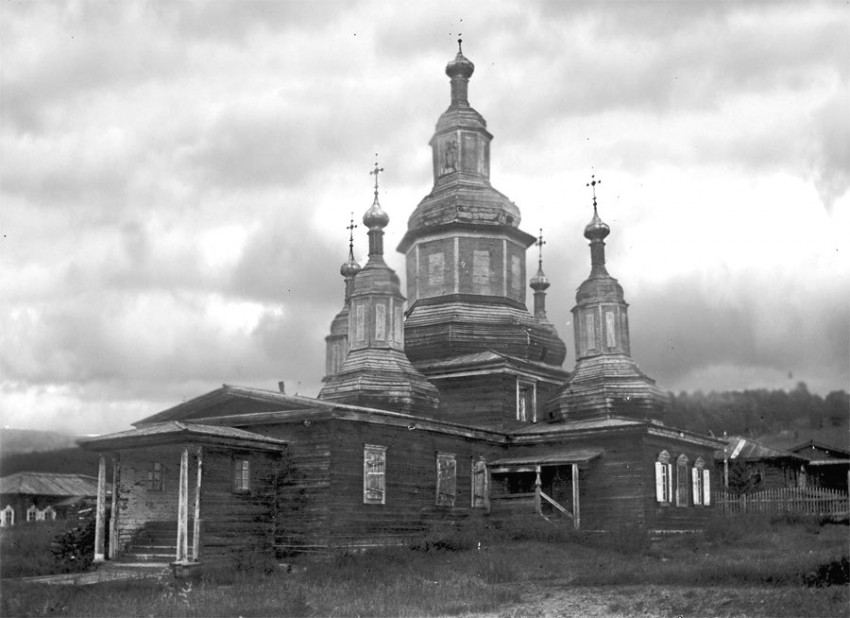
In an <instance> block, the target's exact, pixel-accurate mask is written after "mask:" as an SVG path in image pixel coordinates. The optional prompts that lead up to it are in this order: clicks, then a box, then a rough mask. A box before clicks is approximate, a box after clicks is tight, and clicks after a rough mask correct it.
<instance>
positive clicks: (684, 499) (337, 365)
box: [80, 52, 723, 565]
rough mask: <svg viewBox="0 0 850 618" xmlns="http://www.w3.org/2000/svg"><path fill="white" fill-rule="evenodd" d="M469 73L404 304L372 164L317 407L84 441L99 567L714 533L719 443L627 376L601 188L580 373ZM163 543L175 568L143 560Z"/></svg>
mask: <svg viewBox="0 0 850 618" xmlns="http://www.w3.org/2000/svg"><path fill="white" fill-rule="evenodd" d="M473 68H474V67H473V65H472V63H471V62H470V61H469V60H467V59H466V58H465V57H464V56H463V55H462V53H460V52H458V54H457V56H456V58H455V59H454V60H453V61H452V62H450V63H449V65H448V66H447V67H446V72H447V74H448V75H449V77H450V78H451V103H450V106H449V108H448V109H447V110H446V111H445V112H444V113H443V115H442V116H441V117H440V119H439V121H438V123H437V128H436V132H435V135H434V136H433V138H432V139H431V142H430V144H431V146H432V148H433V159H432V160H433V173H434V187H433V189H432V190H431V192H430V193H429V194H428V195H427V196H426V197H425V198H424V199H423V200H422V202H421V203H420V204H419V206H417V208H416V209H415V210H414V212H413V214H412V215H411V217H410V219H409V221H408V228H407V232H406V234H405V236H404V238H403V239H402V241H401V244H400V245H399V251H400V252H401V253H403V254H404V255H405V257H406V271H407V294H406V298H405V295H403V294H402V293H401V290H400V283H399V278H398V276H397V275H396V273H395V272H394V271H393V270H392V269H390V268H389V267H388V266H387V264H386V263H385V262H384V258H383V253H384V250H383V237H384V228H385V227H386V226H387V224H388V223H389V216H388V215H387V214H386V213H385V212H384V211H383V209H382V207H381V205H380V203H379V200H378V173H379V172H380V171H381V169H380V168H379V167H378V166H377V164H376V166H375V169H374V171H373V174H374V175H375V191H374V201H373V203H372V205H371V207H370V208H369V209H368V210H367V211H366V214H365V215H364V217H363V223H364V225H365V227H366V228H368V237H369V259H368V261H367V263H366V264H365V265H364V266H363V267H362V268H361V267H360V265H359V264H357V262H356V261H355V260H354V255H353V249H352V247H351V245H350V247H349V257H348V260H347V261H346V262H345V263H344V264H343V266H342V268H341V270H340V272H341V274H342V276H343V277H344V279H345V300H344V304H343V308H342V310H341V311H340V313H339V314H338V315H337V316H336V317H335V318H334V320H333V322H332V324H331V332H330V334H329V335H328V337H327V338H326V354H327V362H326V372H327V374H326V376H325V378H324V386H323V388H322V390H321V392H320V393H319V396H318V398H309V397H300V396H297V395H295V396H293V395H287V394H285V393H284V392H283V388H282V385H281V388H280V392H277V391H268V390H261V389H256V388H245V387H238V386H228V385H225V386H223V387H222V388H219V389H217V390H214V391H212V392H210V393H207V394H205V395H202V396H200V397H197V398H195V399H191V400H189V401H186V402H184V403H181V404H178V405H176V406H174V407H172V408H169V409H167V410H165V411H162V412H160V413H158V414H154V415H153V416H150V417H148V418H145V419H142V420H141V421H138V422H137V423H135V427H136V428H135V429H131V430H129V431H125V432H120V433H116V434H111V435H106V436H100V437H96V438H87V439H84V440H81V441H80V442H81V444H82V446H83V447H85V448H88V449H91V450H94V451H98V452H100V453H101V455H102V456H101V458H100V468H99V478H100V481H101V486H102V487H105V486H106V480H107V477H108V475H109V474H108V471H107V467H108V464H111V478H112V480H113V483H114V487H115V491H114V493H113V495H112V500H111V503H112V514H113V516H112V518H111V520H110V524H109V529H108V530H107V529H106V517H105V515H104V514H105V511H106V503H107V499H106V495H105V492H101V493H100V495H99V496H98V503H99V504H98V526H97V535H98V536H97V541H96V552H95V553H96V559H97V560H102V559H104V558H105V556H104V546H105V543H104V540H105V537H106V535H109V537H110V541H111V542H110V543H109V547H110V556H109V557H111V558H117V559H124V560H134V559H135V558H136V557H138V556H141V555H144V556H147V557H148V558H149V557H150V556H152V555H155V556H158V557H159V558H160V559H161V560H163V561H174V562H175V563H176V564H179V565H193V564H198V563H201V564H203V563H215V562H220V561H225V560H232V559H235V558H236V557H238V556H239V555H240V554H242V553H244V552H251V553H256V552H267V553H268V554H269V555H273V554H278V555H279V554H280V553H282V552H286V551H321V550H327V549H332V548H338V547H368V546H374V545H385V544H393V543H400V542H405V541H406V540H409V539H411V538H412V537H415V536H416V535H419V534H422V533H424V532H427V531H428V530H429V529H431V528H433V527H435V526H444V525H452V524H455V523H457V522H461V521H464V520H473V521H479V522H482V523H485V522H486V523H490V524H493V525H499V524H502V523H504V522H505V521H506V520H513V521H515V522H519V524H520V525H523V523H525V522H529V523H530V522H532V521H540V520H544V519H545V520H548V521H549V522H551V524H552V525H564V526H570V527H574V528H582V529H588V530H600V531H606V530H623V529H634V530H669V531H678V530H693V529H698V528H701V527H702V526H704V525H705V523H706V522H707V521H708V520H709V518H710V517H712V515H713V501H712V492H713V489H714V488H715V487H716V486H717V478H716V475H713V474H712V472H711V471H712V469H713V468H714V451H715V450H717V449H720V448H722V446H723V443H722V442H720V441H719V440H715V439H713V438H710V437H708V436H703V435H699V434H696V433H693V432H689V431H684V430H679V429H673V428H670V427H665V426H664V425H663V424H661V423H660V422H658V421H655V420H653V419H654V418H657V417H658V416H659V415H660V413H661V410H662V409H663V407H664V405H665V404H666V398H665V396H664V395H663V394H662V392H661V391H660V390H659V389H658V388H657V387H656V385H655V382H654V381H653V380H652V379H650V378H649V377H648V376H646V375H645V374H644V373H643V372H642V371H641V370H640V369H639V367H638V366H637V364H636V363H635V361H634V360H633V359H632V357H631V350H630V336H629V322H628V305H627V303H626V302H625V300H624V295H623V288H622V286H621V285H620V284H619V283H618V282H617V280H616V279H614V278H613V277H611V276H610V275H609V274H608V272H607V270H606V266H605V249H604V247H605V243H604V239H605V238H606V237H607V236H608V234H609V232H610V228H609V227H608V226H607V225H606V224H605V223H604V222H602V220H601V218H600V217H599V214H598V212H597V202H596V195H595V188H596V184H597V182H596V180H595V179H594V180H593V181H592V182H591V184H592V185H593V189H594V195H593V217H592V219H591V221H590V223H589V224H588V225H587V227H586V228H585V230H584V236H585V237H586V238H587V239H588V240H589V241H590V253H591V271H590V275H589V277H588V278H587V279H586V280H585V281H584V282H583V283H582V284H581V285H580V286H579V288H578V291H577V293H576V305H575V307H574V308H573V310H572V311H573V316H574V320H573V323H574V336H575V339H576V366H575V369H574V371H572V372H567V371H565V370H564V369H563V368H562V364H563V361H564V358H565V356H566V346H565V344H564V342H563V341H562V340H561V339H560V337H559V335H558V333H557V331H556V330H555V328H554V326H552V324H551V323H550V322H549V321H548V319H547V316H546V290H547V288H548V287H549V285H550V284H549V281H548V280H547V278H546V276H545V275H544V273H543V268H542V255H541V256H540V257H539V258H538V269H537V273H536V274H535V276H534V277H532V278H531V280H530V287H531V289H532V290H533V291H534V310H533V312H530V311H529V310H528V309H527V307H526V291H525V285H526V281H528V279H527V277H526V251H527V249H528V248H529V247H530V246H531V245H532V244H536V245H537V247H538V249H542V246H543V240H542V234H541V236H540V237H537V238H535V237H534V236H531V235H529V234H527V233H526V232H523V231H522V230H520V229H519V222H520V212H519V209H518V208H517V206H516V204H514V203H513V202H511V201H510V200H509V199H508V198H507V197H505V196H504V195H503V194H501V193H499V192H498V191H496V190H495V189H494V188H493V187H492V186H491V184H490V178H489V174H490V140H491V139H492V135H491V134H490V133H489V132H488V131H487V129H486V122H485V121H484V119H483V117H481V115H480V114H479V113H478V112H476V111H475V110H474V109H472V108H471V107H470V106H469V102H468V100H467V87H468V82H469V77H470V76H471V75H472V72H473ZM353 227H354V226H353V223H352V225H351V228H352V229H353ZM351 243H353V240H351ZM293 267H294V268H297V267H298V265H296V264H294V265H293ZM163 541H165V542H166V543H167V544H168V545H170V548H169V549H168V552H167V553H164V554H154V553H152V552H153V548H156V547H161V546H162V544H163Z"/></svg>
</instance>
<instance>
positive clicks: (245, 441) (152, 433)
mask: <svg viewBox="0 0 850 618" xmlns="http://www.w3.org/2000/svg"><path fill="white" fill-rule="evenodd" d="M177 442H192V443H200V444H219V445H224V446H232V447H246V448H253V449H261V450H280V449H281V448H283V447H284V446H286V440H280V439H278V438H270V437H268V436H264V435H261V434H258V433H254V432H251V431H245V430H244V429H237V428H235V427H227V426H225V425H202V424H199V423H183V422H180V421H166V422H164V423H153V424H150V425H144V426H142V427H139V428H137V429H129V430H127V431H119V432H118V433H112V434H107V435H105V436H96V437H93V438H83V439H81V440H79V443H80V446H83V447H86V448H90V449H92V450H108V449H112V448H121V447H124V448H127V447H142V446H152V445H155V444H157V445H159V444H174V443H177Z"/></svg>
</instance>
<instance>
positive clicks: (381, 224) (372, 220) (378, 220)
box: [363, 155, 390, 230]
mask: <svg viewBox="0 0 850 618" xmlns="http://www.w3.org/2000/svg"><path fill="white" fill-rule="evenodd" d="M377 156H378V155H375V157H376V160H375V169H373V170H372V171H371V172H369V174H371V175H374V176H375V199H374V200H373V201H372V205H371V206H370V207H369V210H367V211H366V213H365V214H364V215H363V225H365V226H366V227H368V228H369V229H370V230H375V229H379V230H382V229H384V228H385V227H387V224H388V223H389V222H390V216H389V215H388V214H387V213H386V212H384V209H383V208H381V204H380V202H379V201H378V174H380V173H381V172H383V171H384V168H383V167H378V161H377Z"/></svg>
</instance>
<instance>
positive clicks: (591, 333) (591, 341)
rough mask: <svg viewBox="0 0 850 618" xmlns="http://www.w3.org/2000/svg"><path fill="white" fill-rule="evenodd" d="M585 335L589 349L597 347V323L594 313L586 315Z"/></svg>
mask: <svg viewBox="0 0 850 618" xmlns="http://www.w3.org/2000/svg"><path fill="white" fill-rule="evenodd" d="M584 336H585V340H584V342H585V345H587V350H588V351H590V350H593V349H595V348H596V324H595V320H594V319H593V314H592V313H588V314H586V315H585V316H584Z"/></svg>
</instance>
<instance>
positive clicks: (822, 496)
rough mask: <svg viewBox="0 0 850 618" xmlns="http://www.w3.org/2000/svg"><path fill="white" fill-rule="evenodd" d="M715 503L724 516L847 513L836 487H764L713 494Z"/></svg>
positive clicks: (848, 504) (844, 495) (845, 499)
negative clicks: (760, 489)
mask: <svg viewBox="0 0 850 618" xmlns="http://www.w3.org/2000/svg"><path fill="white" fill-rule="evenodd" d="M714 502H715V505H716V506H717V507H718V509H719V510H720V512H721V513H723V514H724V515H744V514H753V513H766V514H773V513H799V514H802V515H847V514H848V512H850V500H848V495H847V492H846V491H839V490H837V489H799V488H795V487H794V488H791V487H786V488H782V489H766V490H764V491H759V492H755V493H752V494H732V493H729V492H726V491H719V492H716V493H715V501H714Z"/></svg>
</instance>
